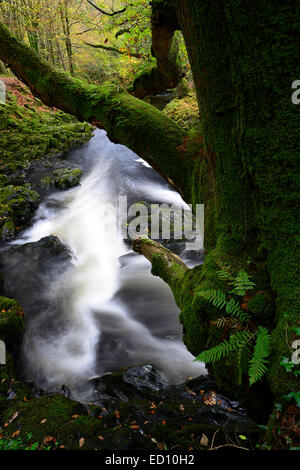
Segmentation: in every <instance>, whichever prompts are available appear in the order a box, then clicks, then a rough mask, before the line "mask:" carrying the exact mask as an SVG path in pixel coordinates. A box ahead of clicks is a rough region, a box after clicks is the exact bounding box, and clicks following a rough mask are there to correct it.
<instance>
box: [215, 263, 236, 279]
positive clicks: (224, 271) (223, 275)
mask: <svg viewBox="0 0 300 470" xmlns="http://www.w3.org/2000/svg"><path fill="white" fill-rule="evenodd" d="M230 270H231V266H228V265H226V264H222V268H221V269H220V270H219V271H217V275H218V277H219V278H220V279H221V280H222V281H229V282H230V284H231V283H232V282H233V281H234V276H233V275H232V274H231V272H230Z"/></svg>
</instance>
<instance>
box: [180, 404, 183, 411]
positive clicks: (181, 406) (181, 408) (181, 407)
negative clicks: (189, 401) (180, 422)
mask: <svg viewBox="0 0 300 470" xmlns="http://www.w3.org/2000/svg"><path fill="white" fill-rule="evenodd" d="M179 409H180V410H181V411H184V406H183V404H182V403H181V405H179Z"/></svg>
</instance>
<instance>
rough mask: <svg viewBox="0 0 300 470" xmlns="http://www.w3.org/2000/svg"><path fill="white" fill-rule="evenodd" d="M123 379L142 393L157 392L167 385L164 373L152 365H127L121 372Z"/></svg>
mask: <svg viewBox="0 0 300 470" xmlns="http://www.w3.org/2000/svg"><path fill="white" fill-rule="evenodd" d="M123 380H124V382H126V383H128V384H130V385H132V386H133V387H135V388H136V389H137V390H138V391H140V392H143V393H145V392H146V393H149V392H152V391H153V392H157V391H158V390H161V389H163V388H166V387H167V385H168V379H167V377H166V376H165V374H164V373H163V372H162V371H161V370H159V369H157V367H155V366H153V365H142V366H133V367H129V368H128V369H127V370H125V372H124V374H123Z"/></svg>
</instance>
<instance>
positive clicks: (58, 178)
mask: <svg viewBox="0 0 300 470" xmlns="http://www.w3.org/2000/svg"><path fill="white" fill-rule="evenodd" d="M53 176H54V182H55V185H56V186H57V188H59V189H69V188H73V187H74V186H78V185H79V183H80V179H81V177H82V170H80V169H79V168H60V169H59V170H54V171H53Z"/></svg>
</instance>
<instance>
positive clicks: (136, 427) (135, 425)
mask: <svg viewBox="0 0 300 470" xmlns="http://www.w3.org/2000/svg"><path fill="white" fill-rule="evenodd" d="M139 428H140V427H139V425H138V424H132V425H131V429H139Z"/></svg>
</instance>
